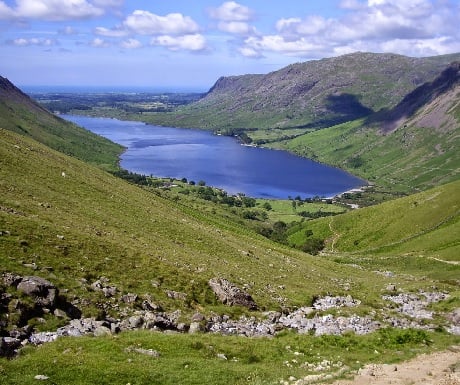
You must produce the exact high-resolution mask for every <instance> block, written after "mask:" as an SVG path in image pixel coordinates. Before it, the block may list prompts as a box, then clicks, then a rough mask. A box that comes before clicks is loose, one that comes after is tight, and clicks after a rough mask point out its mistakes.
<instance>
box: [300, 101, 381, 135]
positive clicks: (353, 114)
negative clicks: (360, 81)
mask: <svg viewBox="0 0 460 385" xmlns="http://www.w3.org/2000/svg"><path fill="white" fill-rule="evenodd" d="M325 104H326V109H327V110H326V111H325V115H326V116H327V117H325V118H324V119H318V120H315V121H314V122H312V123H309V124H306V125H302V126H298V127H297V128H324V127H330V126H335V125H336V124H340V123H345V122H348V121H350V120H355V119H359V118H364V117H367V116H369V115H371V114H373V113H374V111H373V110H372V109H370V108H368V107H366V106H364V105H362V104H361V102H360V101H359V100H358V97H357V96H356V95H352V94H347V93H344V94H339V95H329V96H328V97H327V98H326V103H325Z"/></svg>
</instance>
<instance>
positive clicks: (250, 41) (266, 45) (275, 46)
mask: <svg viewBox="0 0 460 385" xmlns="http://www.w3.org/2000/svg"><path fill="white" fill-rule="evenodd" d="M244 43H245V47H246V48H250V49H253V50H254V51H256V52H261V51H272V52H279V53H285V54H298V55H307V54H309V53H311V52H312V51H315V50H318V49H319V48H320V47H319V46H318V45H316V44H315V43H312V42H309V41H308V40H307V39H305V38H300V39H298V40H294V41H288V40H285V39H284V38H283V37H282V36H279V35H268V36H262V37H255V36H251V37H249V38H247V39H246V40H245V41H244Z"/></svg>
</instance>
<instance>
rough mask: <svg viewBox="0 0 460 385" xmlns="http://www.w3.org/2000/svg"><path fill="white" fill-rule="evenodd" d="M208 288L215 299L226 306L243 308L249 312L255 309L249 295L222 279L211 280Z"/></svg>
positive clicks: (255, 305)
mask: <svg viewBox="0 0 460 385" xmlns="http://www.w3.org/2000/svg"><path fill="white" fill-rule="evenodd" d="M208 283H209V286H210V287H211V289H212V290H213V291H214V293H215V294H216V296H217V298H218V299H219V300H220V301H221V302H222V303H223V304H225V305H228V306H244V307H247V308H248V309H251V310H256V309H257V304H256V303H255V301H254V300H253V298H252V297H251V295H250V294H248V293H247V292H245V291H243V290H242V289H240V288H239V287H237V286H236V285H234V284H232V283H231V282H229V281H227V280H226V279H223V278H211V279H210V280H209V282H208Z"/></svg>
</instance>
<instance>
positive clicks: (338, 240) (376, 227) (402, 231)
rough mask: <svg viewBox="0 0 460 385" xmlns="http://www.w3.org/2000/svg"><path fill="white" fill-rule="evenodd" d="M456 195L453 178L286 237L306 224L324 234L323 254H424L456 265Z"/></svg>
mask: <svg viewBox="0 0 460 385" xmlns="http://www.w3.org/2000/svg"><path fill="white" fill-rule="evenodd" d="M459 196H460V181H456V182H452V183H449V184H446V185H443V186H440V187H437V188H434V189H430V190H428V191H424V192H421V193H418V194H414V195H411V196H408V197H405V198H400V199H396V200H393V201H390V202H386V203H382V204H380V205H377V206H373V207H367V208H363V209H360V210H354V211H351V212H349V213H345V214H342V215H338V216H334V217H330V218H322V219H319V220H314V221H311V222H306V223H305V224H304V227H303V229H302V231H297V232H293V233H292V234H291V241H292V242H301V241H302V238H304V237H305V236H304V235H302V234H303V233H304V229H306V228H307V229H311V230H312V231H313V233H316V234H321V236H322V237H324V238H327V240H328V242H327V247H326V249H325V252H331V253H336V254H339V255H340V254H341V253H353V254H356V255H369V253H371V254H372V255H379V256H380V255H394V256H397V258H399V259H403V258H408V259H409V258H413V257H416V258H422V257H427V258H436V259H440V260H442V261H447V262H455V263H459V262H460V257H459V255H460V254H459V251H460V240H459V238H458V234H459V233H460V223H459V214H460V200H459ZM444 268H445V267H444ZM444 268H442V267H441V269H444ZM431 273H433V271H431V272H428V271H427V272H425V274H428V275H430V274H431Z"/></svg>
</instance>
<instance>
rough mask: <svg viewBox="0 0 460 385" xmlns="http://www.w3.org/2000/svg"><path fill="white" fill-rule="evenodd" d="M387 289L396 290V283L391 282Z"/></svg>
mask: <svg viewBox="0 0 460 385" xmlns="http://www.w3.org/2000/svg"><path fill="white" fill-rule="evenodd" d="M386 291H393V292H394V291H396V285H393V284H390V285H388V286H387V287H386Z"/></svg>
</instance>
